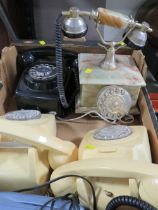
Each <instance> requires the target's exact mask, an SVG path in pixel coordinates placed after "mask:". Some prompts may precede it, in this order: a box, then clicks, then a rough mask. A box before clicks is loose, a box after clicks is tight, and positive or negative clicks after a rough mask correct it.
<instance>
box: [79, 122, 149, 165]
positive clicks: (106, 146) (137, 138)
mask: <svg viewBox="0 0 158 210" xmlns="http://www.w3.org/2000/svg"><path fill="white" fill-rule="evenodd" d="M89 158H126V159H129V160H140V161H143V162H149V163H151V152H150V146H149V138H148V134H147V130H146V128H145V127H144V126H125V125H109V126H106V127H103V128H101V129H98V130H92V131H89V132H88V133H87V134H86V135H85V136H84V138H83V140H82V142H81V144H80V147H79V159H80V160H81V159H89Z"/></svg>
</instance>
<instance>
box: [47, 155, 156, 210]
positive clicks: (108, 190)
mask: <svg viewBox="0 0 158 210" xmlns="http://www.w3.org/2000/svg"><path fill="white" fill-rule="evenodd" d="M68 174H76V175H81V176H85V177H87V178H89V181H91V182H92V184H93V186H94V188H95V194H96V198H97V207H98V208H97V209H98V210H104V209H105V207H106V206H107V204H108V203H109V202H110V200H111V199H113V198H114V197H116V196H120V195H130V196H132V197H136V198H140V199H142V200H144V201H146V202H148V203H149V204H151V205H152V206H154V207H155V208H156V209H157V208H158V197H157V194H158V166H157V165H156V164H152V163H143V162H142V161H134V160H126V159H118V158H96V159H94V158H93V159H86V160H78V161H75V162H71V163H69V164H66V165H63V166H61V167H59V168H57V169H56V170H55V171H54V172H53V174H52V176H51V178H52V179H53V178H56V177H59V176H63V175H68ZM88 187H89V186H88V185H87V184H86V183H85V182H84V181H83V180H81V179H80V178H66V179H65V180H61V181H59V182H58V183H53V184H52V185H51V188H52V191H53V193H54V194H55V195H58V196H59V195H60V196H61V195H63V194H66V193H70V192H76V190H77V192H78V194H79V198H80V201H81V203H82V204H83V205H85V206H87V207H90V209H92V195H91V192H90V189H89V188H88ZM131 202H132V198H131ZM140 202H141V201H140Z"/></svg>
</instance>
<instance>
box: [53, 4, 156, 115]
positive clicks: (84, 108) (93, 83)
mask: <svg viewBox="0 0 158 210" xmlns="http://www.w3.org/2000/svg"><path fill="white" fill-rule="evenodd" d="M84 17H89V18H90V19H91V20H93V21H94V22H95V23H96V32H97V33H98V36H99V38H100V43H99V45H100V46H101V47H102V48H104V49H105V54H96V53H91V52H89V53H81V54H79V56H78V66H79V78H80V86H81V88H80V89H81V91H80V96H79V98H78V101H77V104H76V112H78V113H83V112H88V111H90V110H92V109H93V108H96V103H95V102H96V96H97V93H98V92H99V91H100V90H101V89H102V88H104V87H105V86H107V85H118V86H120V87H123V88H125V89H126V90H127V91H128V92H129V93H130V95H131V96H132V106H135V105H136V103H137V99H138V96H139V92H140V88H141V87H143V86H145V85H146V83H145V81H144V79H143V77H142V75H141V73H140V71H139V70H138V68H137V67H136V65H135V62H134V60H133V58H132V56H127V55H115V52H116V51H117V50H118V49H119V48H121V47H124V46H125V45H128V46H130V47H132V48H134V49H141V48H143V47H144V45H145V43H146V40H147V32H152V29H151V28H150V26H149V25H148V24H147V23H138V22H137V21H134V19H132V18H130V17H128V16H126V15H124V14H121V13H118V12H114V11H111V10H108V9H104V8H97V9H96V10H92V11H82V10H79V9H78V8H76V7H72V8H70V9H69V10H68V11H62V12H61V14H60V15H59V17H58V18H57V22H56V47H57V51H56V58H57V57H61V54H62V53H61V52H62V50H61V48H62V39H61V31H62V32H63V34H64V36H66V37H68V38H71V39H72V38H81V37H84V36H85V35H86V33H87V31H88V26H87V24H86V21H85V20H84ZM62 18H63V20H62ZM100 25H107V26H111V27H114V28H119V29H125V30H126V32H125V34H124V36H123V38H122V40H120V41H118V42H116V41H109V42H108V41H105V40H104V37H103V35H102V34H101V31H100ZM122 43H123V44H122ZM58 70H59V72H61V74H59V77H61V75H62V65H60V64H58ZM59 80H60V78H59ZM61 101H62V104H63V105H64V106H67V105H68V102H67V99H66V97H65V96H64V95H63V97H62V99H61Z"/></svg>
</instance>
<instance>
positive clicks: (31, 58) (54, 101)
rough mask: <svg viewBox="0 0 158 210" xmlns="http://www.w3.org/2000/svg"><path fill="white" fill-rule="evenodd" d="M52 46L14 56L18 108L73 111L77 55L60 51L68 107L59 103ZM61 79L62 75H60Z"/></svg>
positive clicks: (62, 113) (75, 92)
mask: <svg viewBox="0 0 158 210" xmlns="http://www.w3.org/2000/svg"><path fill="white" fill-rule="evenodd" d="M56 62H58V61H56V58H55V49H54V48H51V47H44V48H38V49H32V50H28V51H25V52H24V53H20V54H18V56H17V71H18V78H19V82H18V86H17V88H16V103H17V108H18V109H38V110H40V111H41V112H44V113H45V112H49V111H55V112H56V113H57V115H58V116H65V115H67V114H70V113H73V112H74V110H75V97H76V95H77V94H78V93H79V74H78V64H77V54H74V53H72V52H69V51H63V53H62V65H63V76H62V77H63V85H64V94H65V96H66V98H67V100H68V102H69V106H68V107H64V106H63V105H62V103H61V100H60V98H61V97H62V96H60V94H61V91H60V90H59V88H60V84H57V76H58V75H57V74H58V71H57V69H56ZM60 78H61V77H60Z"/></svg>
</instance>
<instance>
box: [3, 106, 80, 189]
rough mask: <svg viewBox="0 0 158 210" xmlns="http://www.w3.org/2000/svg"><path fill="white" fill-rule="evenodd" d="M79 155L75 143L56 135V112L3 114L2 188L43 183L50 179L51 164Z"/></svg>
mask: <svg viewBox="0 0 158 210" xmlns="http://www.w3.org/2000/svg"><path fill="white" fill-rule="evenodd" d="M76 159H77V148H76V146H75V145H74V144H73V143H71V142H68V141H63V140H61V139H59V138H57V137H56V121H55V117H54V115H52V114H41V113H40V112H39V111H35V110H29V111H26V110H22V111H15V112H11V113H8V114H6V115H5V116H1V117H0V190H16V189H21V188H25V187H29V186H34V185H36V184H41V183H43V182H45V181H46V180H47V179H49V177H48V176H49V169H50V168H49V165H50V166H51V168H52V169H55V168H56V167H58V166H60V165H62V164H65V163H67V162H69V161H73V160H76Z"/></svg>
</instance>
